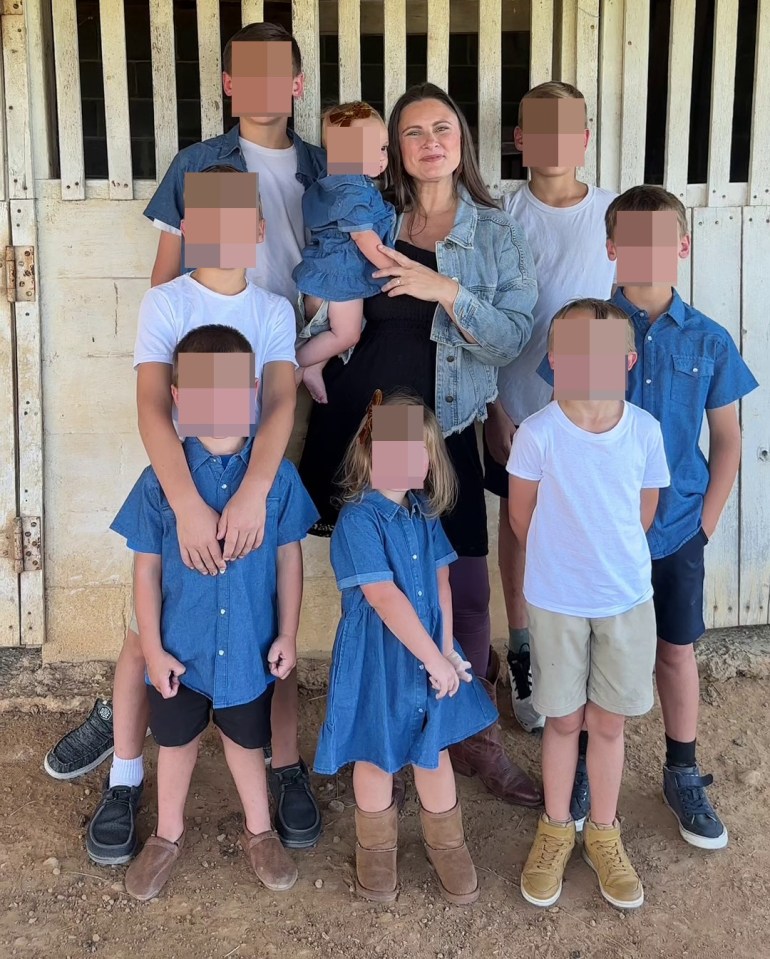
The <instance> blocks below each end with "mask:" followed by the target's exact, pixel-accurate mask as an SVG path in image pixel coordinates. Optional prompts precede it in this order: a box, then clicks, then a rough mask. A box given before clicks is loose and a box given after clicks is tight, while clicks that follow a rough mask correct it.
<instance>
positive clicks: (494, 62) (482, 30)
mask: <svg viewBox="0 0 770 959" xmlns="http://www.w3.org/2000/svg"><path fill="white" fill-rule="evenodd" d="M502 26H503V13H502V3H501V0H481V2H480V4H479V133H478V142H479V166H480V167H481V175H482V177H483V178H484V182H485V183H486V184H487V187H488V188H489V192H490V193H491V194H492V196H498V195H499V193H500V173H501V170H500V164H501V155H502V154H501V142H502V129H501V122H500V99H501V93H502V72H501V71H502V36H501V34H502Z"/></svg>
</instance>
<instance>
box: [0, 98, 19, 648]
mask: <svg viewBox="0 0 770 959" xmlns="http://www.w3.org/2000/svg"><path fill="white" fill-rule="evenodd" d="M3 86H4V84H3V83H0V95H2V88H3ZM2 125H3V124H1V123H0V126H2ZM8 206H9V204H8V202H0V248H5V247H6V246H10V243H11V234H10V229H9V226H10V224H9V221H8ZM12 309H13V307H12V306H11V304H10V303H9V302H8V300H7V299H6V296H5V270H2V271H0V463H2V464H3V466H2V468H0V530H3V533H4V534H6V533H8V532H9V531H10V530H11V529H12V524H13V521H14V518H15V516H16V465H15V464H16V423H15V410H14V393H15V385H14V372H13V355H14V348H15V347H14V342H13V324H12V321H11V310H12ZM11 542H12V540H11V538H10V536H7V535H3V536H0V646H18V645H19V642H20V637H19V578H18V574H17V573H16V569H15V565H14V557H13V554H12V552H11V550H10V549H6V547H10V545H11Z"/></svg>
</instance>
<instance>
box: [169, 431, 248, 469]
mask: <svg viewBox="0 0 770 959" xmlns="http://www.w3.org/2000/svg"><path fill="white" fill-rule="evenodd" d="M252 442H253V440H252V439H251V438H249V439H247V440H246V443H245V444H244V447H243V449H242V450H239V451H238V452H237V453H233V454H232V455H233V456H238V457H240V458H241V459H242V460H243V464H244V466H248V465H249V457H250V455H251V445H252ZM182 445H183V446H184V452H185V456H186V457H187V462H188V463H189V464H190V472H191V473H194V472H195V471H196V470H197V469H198V468H199V467H200V466H203V464H204V463H207V462H208V461H209V460H212V459H219V455H218V454H217V453H210V452H209V451H208V450H207V449H206V447H205V446H204V445H203V443H201V441H200V440H199V439H198V437H197V436H188V437H186V438H185V440H184V441H183V444H182Z"/></svg>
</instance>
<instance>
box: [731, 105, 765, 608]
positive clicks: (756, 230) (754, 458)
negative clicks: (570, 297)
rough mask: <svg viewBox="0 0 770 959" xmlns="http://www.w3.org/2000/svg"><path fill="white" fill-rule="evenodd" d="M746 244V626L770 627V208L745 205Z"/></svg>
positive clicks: (743, 589) (742, 599)
mask: <svg viewBox="0 0 770 959" xmlns="http://www.w3.org/2000/svg"><path fill="white" fill-rule="evenodd" d="M755 96H756V91H755ZM766 102H767V101H766ZM742 246H743V258H742V260H743V262H742V271H741V275H742V277H743V282H742V284H741V291H742V294H741V295H742V304H741V307H742V316H743V320H742V323H741V327H742V330H743V341H742V344H741V345H742V351H741V352H742V353H743V358H744V360H745V361H746V363H747V364H748V366H749V368H750V369H751V371H752V373H753V374H754V376H755V377H756V378H757V380H758V381H759V383H760V388H759V389H756V390H754V391H753V392H751V393H749V395H748V396H746V397H745V398H744V399H743V400H742V401H741V427H742V434H743V458H742V462H741V479H740V490H739V497H740V591H741V592H740V623H741V625H742V626H757V625H763V624H766V623H770V563H768V561H767V555H768V530H770V496H769V495H768V490H770V426H768V416H767V390H766V389H765V390H763V389H762V387H763V386H765V385H766V384H767V383H770V323H769V322H768V319H767V303H768V298H770V270H768V269H767V264H768V263H770V207H768V206H764V207H760V206H753V207H750V206H749V207H744V209H743V244H742Z"/></svg>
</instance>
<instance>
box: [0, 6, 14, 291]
mask: <svg viewBox="0 0 770 959" xmlns="http://www.w3.org/2000/svg"><path fill="white" fill-rule="evenodd" d="M11 22H12V21H10V18H8V17H0V37H2V34H3V33H4V32H5V31H6V30H8V29H9V27H10V23H11ZM3 65H4V58H3V44H2V42H0V202H2V201H3V200H7V199H8V192H7V190H6V179H5V178H6V170H7V168H8V143H7V141H6V136H5V118H6V109H5V83H6V79H5V70H4V67H3ZM5 212H6V214H7V212H8V208H7V207H6V208H5ZM6 226H7V224H6ZM3 279H4V278H3ZM3 279H0V283H1V282H3Z"/></svg>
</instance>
